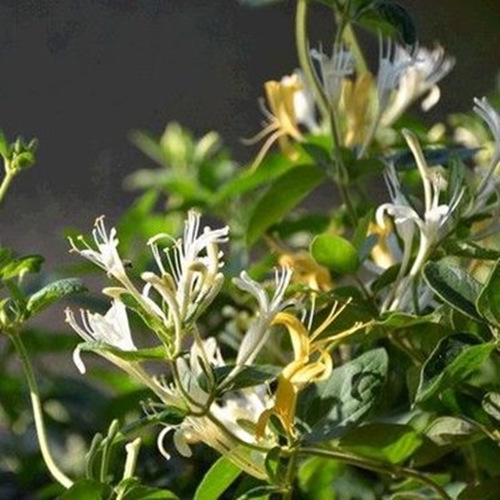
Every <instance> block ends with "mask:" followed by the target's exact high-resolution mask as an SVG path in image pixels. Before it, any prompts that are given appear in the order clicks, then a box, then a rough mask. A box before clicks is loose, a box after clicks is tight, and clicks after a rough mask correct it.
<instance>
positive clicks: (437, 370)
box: [415, 333, 495, 402]
mask: <svg viewBox="0 0 500 500" xmlns="http://www.w3.org/2000/svg"><path fill="white" fill-rule="evenodd" d="M494 347H495V346H494V344H491V343H482V342H481V340H480V339H479V338H478V337H476V336H475V335H472V334H469V333H457V334H454V335H449V336H448V337H445V338H444V339H442V340H441V341H440V342H439V344H438V345H437V346H436V348H435V349H434V351H433V352H432V354H431V356H430V358H429V359H428V360H427V361H426V362H425V364H424V366H423V368H422V371H421V374H420V382H419V386H418V390H417V395H416V398H415V400H416V401H417V402H421V401H424V400H426V399H428V398H429V397H431V396H432V395H434V394H435V393H436V392H441V391H443V390H444V389H446V388H447V387H450V386H455V385H457V384H459V383H460V382H463V381H465V380H467V379H468V378H469V377H470V376H471V375H472V374H473V373H475V372H476V371H478V370H479V369H480V368H481V367H482V366H483V364H484V363H485V361H486V360H487V359H488V358H489V356H490V354H491V352H492V350H493V349H494Z"/></svg>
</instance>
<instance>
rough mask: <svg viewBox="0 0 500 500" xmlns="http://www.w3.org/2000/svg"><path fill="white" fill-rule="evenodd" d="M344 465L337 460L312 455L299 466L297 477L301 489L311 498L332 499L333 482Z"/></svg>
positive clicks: (315, 499)
mask: <svg viewBox="0 0 500 500" xmlns="http://www.w3.org/2000/svg"><path fill="white" fill-rule="evenodd" d="M341 470H342V465H341V464H339V462H337V461H336V460H329V459H325V458H319V457H312V458H310V459H308V460H305V461H304V462H303V463H302V465H301V466H300V468H299V471H298V474H297V479H298V482H299V486H300V489H301V491H302V492H303V493H304V494H305V495H307V496H306V498H308V499H311V500H332V498H333V482H334V480H335V478H336V477H337V476H338V475H339V474H340V472H341Z"/></svg>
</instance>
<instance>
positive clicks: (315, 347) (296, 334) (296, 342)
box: [256, 303, 365, 439]
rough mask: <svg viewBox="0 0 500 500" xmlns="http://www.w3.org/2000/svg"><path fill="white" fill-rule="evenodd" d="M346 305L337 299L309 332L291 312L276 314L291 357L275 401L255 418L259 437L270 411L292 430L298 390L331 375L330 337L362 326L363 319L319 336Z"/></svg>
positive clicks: (336, 336)
mask: <svg viewBox="0 0 500 500" xmlns="http://www.w3.org/2000/svg"><path fill="white" fill-rule="evenodd" d="M345 307H347V304H345V305H343V306H341V307H339V305H338V303H335V305H334V306H333V308H332V310H331V311H330V314H329V315H328V317H327V318H326V319H325V320H324V321H323V323H321V325H319V326H318V327H317V328H316V329H315V330H314V331H313V332H312V333H309V332H308V329H307V328H306V327H305V326H304V324H303V323H302V322H301V321H300V320H299V319H298V318H297V317H296V316H294V315H293V314H290V313H287V312H280V313H278V314H277V315H276V317H275V319H274V321H273V324H274V325H283V326H284V327H285V328H286V329H287V330H288V333H289V335H290V340H291V342H292V348H293V361H291V362H290V363H288V365H286V366H285V368H284V369H283V371H282V372H281V374H280V375H279V377H278V387H277V389H276V394H275V399H274V405H273V406H272V407H271V408H268V409H267V410H265V411H264V412H262V414H261V415H260V417H259V419H258V421H257V427H256V436H257V438H258V439H260V438H262V436H264V432H265V430H266V427H267V423H268V421H269V419H270V418H271V416H272V415H275V416H276V417H278V419H279V420H280V422H281V424H282V425H283V428H284V429H285V431H286V433H287V434H288V435H289V436H293V435H294V434H295V429H294V419H295V409H296V405H297V398H298V395H299V392H300V390H301V389H302V388H303V387H305V386H306V385H308V384H311V383H313V382H317V381H320V380H326V379H327V378H328V377H329V376H330V375H331V373H332V370H333V362H332V358H331V356H330V354H329V353H328V349H329V347H330V344H331V343H332V342H333V341H337V340H339V339H341V338H345V337H347V336H349V335H351V334H352V333H354V332H356V331H358V330H359V329H361V328H362V327H364V326H365V325H363V324H362V323H356V324H354V325H353V326H352V327H351V328H349V329H348V330H346V331H344V332H341V333H338V334H336V335H334V336H331V337H326V338H323V339H319V337H320V335H321V334H322V333H323V332H324V331H325V330H326V329H327V328H328V326H329V325H330V324H331V323H332V322H333V321H334V320H335V319H336V318H337V317H338V316H339V315H340V314H341V313H342V311H343V310H344V309H345Z"/></svg>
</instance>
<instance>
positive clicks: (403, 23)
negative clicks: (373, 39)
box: [358, 0, 417, 45]
mask: <svg viewBox="0 0 500 500" xmlns="http://www.w3.org/2000/svg"><path fill="white" fill-rule="evenodd" d="M360 14H361V15H360V16H359V18H358V22H359V23H360V24H361V25H362V26H364V27H366V28H368V29H375V30H377V31H382V32H384V33H386V34H389V35H393V34H396V35H398V37H399V38H400V39H401V41H402V42H404V43H405V44H407V45H414V44H415V42H416V41H417V30H416V28H415V24H414V23H413V19H412V18H411V16H410V15H409V14H408V12H407V11H406V9H404V8H403V7H402V6H401V5H399V4H397V3H394V2H393V1H392V0H377V1H375V2H372V3H371V4H370V5H369V7H368V8H362V9H360Z"/></svg>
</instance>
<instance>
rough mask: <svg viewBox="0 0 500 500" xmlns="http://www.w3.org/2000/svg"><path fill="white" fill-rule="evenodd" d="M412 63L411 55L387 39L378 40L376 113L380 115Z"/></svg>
mask: <svg viewBox="0 0 500 500" xmlns="http://www.w3.org/2000/svg"><path fill="white" fill-rule="evenodd" d="M413 63H414V59H413V57H412V55H411V54H410V53H409V52H407V51H406V50H405V49H403V48H402V47H398V46H397V45H395V44H394V42H393V41H392V40H391V39H390V38H388V39H387V40H386V42H385V43H384V40H383V38H382V37H380V38H379V68H378V74H377V95H378V113H379V114H380V115H381V114H382V113H383V112H384V111H385V110H386V109H387V106H388V104H389V100H390V98H391V94H392V92H393V91H394V90H396V89H397V88H398V86H399V83H400V80H401V77H402V76H403V74H404V73H405V71H406V70H407V69H408V68H409V67H410V66H411V65H412V64H413Z"/></svg>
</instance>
